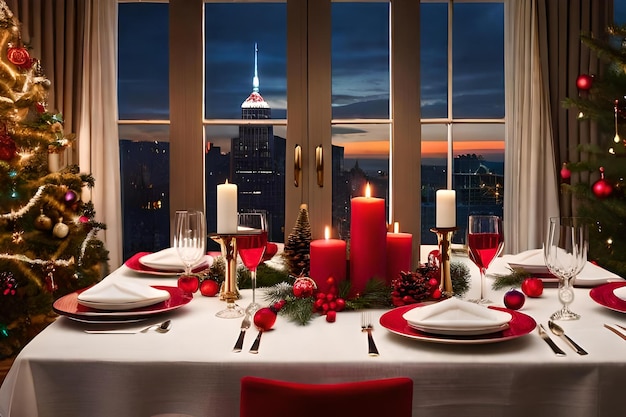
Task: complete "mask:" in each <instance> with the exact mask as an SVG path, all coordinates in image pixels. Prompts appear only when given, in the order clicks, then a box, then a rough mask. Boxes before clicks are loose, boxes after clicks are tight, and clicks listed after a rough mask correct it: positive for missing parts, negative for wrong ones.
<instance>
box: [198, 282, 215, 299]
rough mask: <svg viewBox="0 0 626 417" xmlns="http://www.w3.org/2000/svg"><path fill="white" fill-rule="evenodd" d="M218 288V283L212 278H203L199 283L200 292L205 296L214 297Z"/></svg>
mask: <svg viewBox="0 0 626 417" xmlns="http://www.w3.org/2000/svg"><path fill="white" fill-rule="evenodd" d="M219 290H220V286H219V284H218V283H217V282H215V281H213V280H212V279H205V280H203V281H202V283H201V284H200V294H202V295H204V296H205V297H215V296H216V295H217V293H218V291H219Z"/></svg>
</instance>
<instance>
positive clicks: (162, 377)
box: [0, 252, 626, 417]
mask: <svg viewBox="0 0 626 417" xmlns="http://www.w3.org/2000/svg"><path fill="white" fill-rule="evenodd" d="M426 253H427V252H426ZM452 262H461V263H464V264H465V265H467V267H468V269H469V272H470V274H471V287H470V290H469V292H468V293H467V294H464V295H463V298H467V299H470V298H472V297H473V296H475V295H476V294H478V292H479V272H478V269H477V268H476V267H475V266H474V265H473V263H471V262H470V261H469V260H468V258H467V257H466V256H464V255H463V254H462V253H461V254H459V253H457V254H453V257H452ZM507 272H510V270H509V269H508V264H507V262H506V257H500V258H497V259H496V260H494V262H493V264H492V265H491V266H490V268H489V269H488V275H487V279H486V282H487V284H488V291H487V296H488V297H489V298H490V299H491V300H492V304H491V305H492V306H494V307H500V308H504V305H503V297H504V294H505V292H506V291H508V290H509V289H508V288H503V289H500V290H494V289H493V288H492V287H491V284H492V283H493V280H494V275H493V274H496V273H501V274H506V273H507ZM104 279H105V280H125V281H129V282H138V283H144V284H149V285H153V286H171V287H176V285H177V284H176V281H177V278H176V276H172V275H154V274H146V273H142V272H140V271H136V270H133V269H131V268H129V267H128V266H127V265H122V266H121V267H120V268H118V269H116V270H115V271H113V272H112V273H111V274H110V275H109V276H107V277H105V278H104ZM625 284H626V282H625ZM591 290H592V288H589V287H576V288H575V289H574V294H575V299H574V301H573V303H572V305H571V308H572V310H574V311H576V312H578V313H579V314H580V315H581V318H580V319H579V320H575V321H559V324H560V325H561V327H563V328H564V330H565V332H566V334H567V335H568V336H569V337H570V338H571V339H573V340H574V341H575V342H576V343H578V344H579V345H580V346H581V347H583V348H584V349H585V350H586V351H587V352H588V354H587V355H579V354H577V353H576V352H575V351H574V350H573V349H572V348H571V347H570V346H569V345H568V344H567V343H566V342H565V340H564V339H563V338H561V337H558V336H556V335H554V334H552V333H551V332H550V331H549V330H548V334H549V336H550V338H551V340H552V341H553V342H554V343H555V344H556V345H557V346H558V347H559V348H561V349H562V350H563V351H564V352H565V355H563V356H557V355H555V353H554V352H553V351H552V349H551V348H550V346H549V345H548V344H547V343H546V342H545V341H544V340H543V339H542V338H541V337H540V335H539V332H538V329H537V328H535V323H536V324H537V326H539V325H543V327H545V328H546V329H547V328H548V325H547V324H548V320H549V318H550V315H551V313H553V312H554V311H556V310H557V309H559V308H560V302H559V300H558V298H557V289H556V287H554V286H552V285H546V287H545V288H544V291H543V293H542V294H541V296H539V297H535V298H532V297H526V299H525V302H524V304H523V306H522V307H521V308H520V309H519V310H517V311H515V312H514V314H519V315H520V316H521V317H524V318H525V319H526V323H528V321H529V320H530V321H531V322H532V328H531V329H526V330H525V331H522V332H520V333H521V334H516V335H513V336H511V337H503V336H501V335H495V336H493V337H487V338H485V339H480V338H477V339H472V338H469V339H464V338H445V337H434V338H430V337H417V336H415V334H412V333H410V332H408V331H404V330H402V329H400V330H398V329H394V328H393V325H395V324H396V323H397V321H398V320H401V317H402V316H401V315H400V316H398V315H397V314H396V313H395V311H398V308H403V307H398V308H392V307H389V308H386V309H372V310H369V311H370V312H371V315H372V316H373V324H374V326H373V331H372V335H373V338H374V341H375V343H376V346H377V348H378V351H379V355H378V356H371V355H369V354H368V340H367V334H366V333H364V332H362V328H361V312H360V311H348V310H344V311H341V312H339V313H337V316H336V321H335V322H332V323H330V322H327V320H325V317H324V316H318V315H315V316H314V318H313V319H312V320H311V321H310V322H308V323H307V324H305V325H302V324H299V323H297V322H294V321H291V320H290V319H289V317H288V316H284V315H281V314H279V315H278V317H277V320H276V322H275V324H274V326H273V328H272V329H271V330H268V331H265V332H264V333H263V337H262V339H261V343H260V346H259V350H258V353H256V354H253V353H250V348H251V345H252V343H253V341H254V339H255V337H256V336H257V330H256V329H255V328H254V326H252V327H251V328H250V329H249V330H247V332H246V336H245V339H244V344H243V348H242V350H241V351H240V352H234V351H233V346H234V344H235V341H236V340H237V338H238V336H239V334H240V325H241V319H240V318H239V319H224V318H218V317H216V315H215V313H216V312H217V311H219V310H221V309H223V308H224V306H225V302H224V301H221V300H220V299H219V297H206V296H202V295H201V294H200V293H199V292H197V293H195V294H193V298H192V299H190V300H189V302H185V303H180V304H181V305H180V306H178V308H175V309H171V310H167V311H162V312H158V314H156V313H155V314H154V315H149V316H147V317H145V319H143V320H141V321H139V322H133V323H125V324H122V323H119V324H116V326H117V327H119V328H122V329H136V328H140V327H143V326H147V325H149V324H153V323H159V322H161V321H163V320H166V319H169V320H171V322H170V323H171V327H170V329H169V331H167V332H157V331H154V330H152V329H151V330H149V331H147V332H140V333H135V334H98V333H96V334H94V333H87V332H86V330H97V329H101V328H103V327H111V324H102V323H96V324H94V323H88V322H84V321H81V320H80V318H78V319H77V318H76V317H73V318H72V317H69V316H67V315H60V316H59V317H58V319H57V320H56V321H55V322H54V323H52V324H51V325H50V326H48V327H47V328H46V329H45V330H43V331H42V332H41V333H40V334H38V335H37V336H36V337H35V338H34V339H33V340H32V341H31V342H30V343H29V344H28V345H26V346H25V347H24V349H23V350H22V351H21V352H20V353H19V355H18V356H17V358H16V359H15V362H14V363H13V365H12V367H11V369H10V370H9V373H8V375H7V377H6V379H5V381H4V383H3V384H2V387H1V388H0V416H2V417H74V416H75V417H85V416H91V417H113V416H115V417H156V416H159V417H166V416H168V417H174V416H178V417H183V416H184V417H191V416H193V417H213V416H215V417H217V416H219V417H235V416H238V415H239V401H240V380H241V378H242V377H244V376H248V375H251V376H257V377H263V378H270V379H277V380H284V381H294V382H304V383H339V382H349V381H360V380H371V379H381V378H391V377H409V378H411V379H412V380H413V384H414V388H413V416H415V417H444V416H445V417H449V416H464V417H472V416H474V417H487V416H502V417H504V416H506V417H516V416H519V417H528V416H533V417H543V416H546V417H559V416H562V417H593V416H599V417H600V416H601V417H611V416H615V417H618V416H623V415H624V413H625V411H624V410H625V409H626V403H625V402H624V398H622V395H623V387H624V386H626V340H625V339H626V332H624V335H625V336H624V338H622V337H620V336H619V335H617V334H615V333H614V332H612V331H609V330H608V329H607V328H605V327H604V324H605V323H606V324H611V325H615V324H622V325H626V311H619V309H618V310H615V309H611V308H607V307H606V306H604V305H601V304H600V303H598V302H597V301H595V300H594V299H592V298H591V296H590V291H591ZM240 295H241V298H240V299H239V300H238V301H237V304H238V305H240V306H243V307H245V306H246V305H247V304H248V303H249V302H250V301H251V299H252V297H251V290H248V289H246V290H241V291H240ZM256 298H257V301H261V302H262V303H263V302H264V300H265V298H264V289H263V288H259V289H257V294H256ZM266 304H267V303H266ZM404 308H406V307H404ZM390 323H392V325H390ZM276 401H277V402H280V401H281V399H280V398H278V399H276ZM362 401H368V399H367V398H363V399H362ZM315 406H316V405H315V404H302V407H315ZM345 410H346V415H347V416H349V415H351V414H350V404H345ZM319 412H320V416H323V415H324V410H323V409H320V410H319ZM277 415H279V414H277Z"/></svg>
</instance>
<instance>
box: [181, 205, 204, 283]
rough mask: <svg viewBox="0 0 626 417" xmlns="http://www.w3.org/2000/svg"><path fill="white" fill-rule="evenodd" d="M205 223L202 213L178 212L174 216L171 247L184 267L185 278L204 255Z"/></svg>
mask: <svg viewBox="0 0 626 417" xmlns="http://www.w3.org/2000/svg"><path fill="white" fill-rule="evenodd" d="M206 239H207V234H206V223H205V219H204V213H203V212H201V211H195V210H178V211H176V214H175V216H174V239H173V245H172V246H173V247H175V248H176V252H177V253H178V257H179V258H180V260H181V261H182V262H183V264H184V265H185V272H184V274H185V275H186V276H188V275H190V274H191V269H192V267H193V266H194V265H195V264H196V263H197V262H198V261H200V260H201V259H202V257H203V256H205V255H206Z"/></svg>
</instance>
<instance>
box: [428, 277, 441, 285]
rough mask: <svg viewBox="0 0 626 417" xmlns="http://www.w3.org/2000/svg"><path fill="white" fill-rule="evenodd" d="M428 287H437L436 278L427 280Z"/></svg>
mask: <svg viewBox="0 0 626 417" xmlns="http://www.w3.org/2000/svg"><path fill="white" fill-rule="evenodd" d="M428 285H430V286H431V287H436V286H437V285H439V281H437V278H431V279H429V280H428Z"/></svg>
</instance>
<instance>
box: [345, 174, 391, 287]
mask: <svg viewBox="0 0 626 417" xmlns="http://www.w3.org/2000/svg"><path fill="white" fill-rule="evenodd" d="M350 207H351V218H350V282H351V295H353V296H354V295H357V294H359V293H361V292H363V290H364V289H365V284H366V283H367V281H369V280H370V279H372V278H377V279H380V280H383V281H384V280H385V279H386V276H387V261H386V259H387V222H386V220H385V200H384V199H382V198H372V197H370V188H369V184H368V185H367V188H366V192H365V197H355V198H353V199H352V200H351V204H350Z"/></svg>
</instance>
